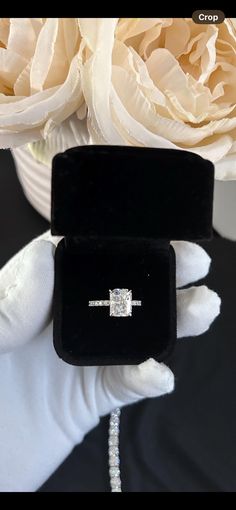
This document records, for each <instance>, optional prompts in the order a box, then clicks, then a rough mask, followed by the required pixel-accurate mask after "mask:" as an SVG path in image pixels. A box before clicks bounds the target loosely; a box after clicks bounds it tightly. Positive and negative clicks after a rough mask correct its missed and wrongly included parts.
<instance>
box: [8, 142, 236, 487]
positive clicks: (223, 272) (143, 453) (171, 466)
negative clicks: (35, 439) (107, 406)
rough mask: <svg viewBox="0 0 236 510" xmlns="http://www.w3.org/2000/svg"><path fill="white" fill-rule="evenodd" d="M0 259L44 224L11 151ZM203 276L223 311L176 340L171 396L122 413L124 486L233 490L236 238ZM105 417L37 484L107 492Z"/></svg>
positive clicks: (223, 245)
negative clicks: (206, 326)
mask: <svg viewBox="0 0 236 510" xmlns="http://www.w3.org/2000/svg"><path fill="white" fill-rule="evenodd" d="M0 166H1V168H0V235H1V249H0V266H3V264H4V263H5V262H6V261H7V260H8V259H9V258H10V257H11V256H12V255H13V254H14V253H16V252H17V251H18V250H19V249H20V248H21V247H22V246H24V245H25V244H26V243H27V242H29V241H30V240H31V239H32V238H33V237H35V236H37V235H39V234H40V233H42V232H44V231H45V230H47V228H48V223H47V222H46V221H45V220H43V218H41V217H40V216H39V215H38V214H37V213H36V212H35V211H34V209H33V208H32V207H31V206H30V204H29V203H28V202H27V200H26V199H25V197H24V195H23V192H22V190H21V187H20V184H19V183H18V180H17V177H16V173H15V170H14V164H13V161H12V158H11V155H10V153H9V151H1V152H0ZM203 246H204V247H205V249H206V250H207V252H208V253H209V254H210V255H211V256H212V259H213V260H212V267H211V271H210V274H209V276H208V277H207V278H206V279H205V280H204V283H206V284H207V285H208V286H209V287H211V288H213V289H214V290H216V291H217V292H218V293H219V295H220V296H221V298H222V301H223V302H222V312H221V316H220V317H219V318H218V319H217V320H216V321H215V323H214V324H213V326H212V327H211V328H210V331H208V332H207V333H206V334H204V335H202V336H201V337H199V338H193V339H183V340H179V341H178V344H177V348H176V349H175V352H174V354H173V355H172V357H171V360H170V363H169V365H170V366H171V368H172V369H173V370H174V373H175V376H176V389H175V392H174V393H173V394H172V395H169V396H165V397H162V398H159V399H153V400H152V399H150V400H145V401H143V402H141V403H139V404H136V405H133V406H130V407H127V408H126V409H124V410H123V411H122V414H121V472H122V481H123V490H125V491H129V492H132V491H137V492H159V491H180V492H188V491H198V492H212V491H233V492H234V491H235V490H236V480H235V473H236V402H235V388H236V370H235V365H236V325H235V316H236V300H235V288H236V243H233V242H230V241H228V240H225V239H222V238H220V237H217V236H215V238H214V240H213V241H211V242H206V243H204V244H203ZM107 425H108V418H103V419H102V420H101V422H100V424H99V426H98V427H96V429H94V430H93V431H91V432H90V433H89V434H88V435H87V436H86V438H85V440H84V442H83V443H82V444H81V445H79V446H77V447H76V448H75V449H74V451H73V452H72V454H71V455H70V456H69V457H68V459H67V460H66V461H65V462H64V463H63V464H62V465H61V466H60V467H59V469H58V470H57V471H56V472H55V473H54V474H53V475H52V476H51V477H50V479H49V480H48V481H47V482H46V483H45V484H44V486H43V487H42V488H41V489H40V491H41V492H53V491H55V492H68V491H69V492H73V491H75V492H105V491H109V480H108V469H107V455H106V453H107Z"/></svg>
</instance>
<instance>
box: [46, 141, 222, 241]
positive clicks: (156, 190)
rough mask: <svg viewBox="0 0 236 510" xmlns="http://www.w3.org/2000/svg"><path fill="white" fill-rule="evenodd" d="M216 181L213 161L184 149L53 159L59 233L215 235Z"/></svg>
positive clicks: (79, 153) (85, 152) (69, 154)
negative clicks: (213, 223)
mask: <svg viewBox="0 0 236 510" xmlns="http://www.w3.org/2000/svg"><path fill="white" fill-rule="evenodd" d="M213 176H214V167H213V165H212V163H211V162H210V161H207V160H205V159H203V158H201V157H200V156H198V155H196V154H193V153H191V152H186V151H181V150H170V149H150V148H141V147H120V146H115V147H114V146H87V147H76V148H73V149H69V150H67V151H66V152H64V153H61V154H58V155H57V156H55V157H54V159H53V166H52V224H51V229H52V233H53V234H55V235H65V236H73V237H74V236H86V237H89V236H96V237H129V238H154V239H160V238H162V239H172V240H173V239H188V240H190V239H202V238H209V237H210V236H211V229H212V196H213Z"/></svg>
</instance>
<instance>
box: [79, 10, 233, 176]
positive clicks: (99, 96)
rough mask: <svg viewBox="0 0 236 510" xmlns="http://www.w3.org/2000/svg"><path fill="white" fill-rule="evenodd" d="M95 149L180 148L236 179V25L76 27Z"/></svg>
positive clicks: (140, 21)
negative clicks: (82, 50) (84, 55)
mask: <svg viewBox="0 0 236 510" xmlns="http://www.w3.org/2000/svg"><path fill="white" fill-rule="evenodd" d="M79 25H80V31H81V34H82V37H83V39H84V41H85V42H86V45H87V49H88V52H90V54H91V56H89V57H88V55H87V58H86V61H84V63H83V71H82V83H83V93H84V96H85V99H86V102H87V106H88V127H89V132H90V135H91V137H92V141H93V143H99V144H121V145H122V144H131V145H138V146H148V147H166V148H182V149H185V150H190V151H192V152H195V153H197V154H200V155H201V156H203V157H205V158H208V159H210V160H211V161H213V162H214V163H215V165H216V177H217V178H219V179H234V178H236V115H235V104H236V30H235V20H234V19H226V20H225V21H224V22H223V23H222V24H219V25H198V24H195V23H194V22H193V21H192V20H191V19H184V18H173V19H171V18H129V19H128V18H127V19H125V18H120V19H118V18H108V19H105V18H94V19H93V20H92V21H91V19H86V18H83V19H79Z"/></svg>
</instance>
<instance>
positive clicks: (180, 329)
mask: <svg viewBox="0 0 236 510" xmlns="http://www.w3.org/2000/svg"><path fill="white" fill-rule="evenodd" d="M220 304H221V299H220V298H219V296H218V294H217V293H216V292H214V291H213V290H210V289H208V287H206V285H201V286H199V287H190V288H189V289H182V290H177V336H178V338H182V337H185V336H197V335H201V334H202V333H204V332H205V331H207V330H208V329H209V327H210V325H211V323H212V322H213V321H214V319H215V318H216V317H217V315H219V313H220Z"/></svg>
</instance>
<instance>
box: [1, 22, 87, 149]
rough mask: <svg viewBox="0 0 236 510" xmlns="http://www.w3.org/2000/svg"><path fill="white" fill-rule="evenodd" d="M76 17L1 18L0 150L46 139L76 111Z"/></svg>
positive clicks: (78, 63) (79, 100)
mask: <svg viewBox="0 0 236 510" xmlns="http://www.w3.org/2000/svg"><path fill="white" fill-rule="evenodd" d="M80 47H81V35H80V31H79V26H78V19H77V18H0V147H1V148H5V147H16V146H18V145H23V144H24V143H26V142H32V141H34V140H39V139H42V138H47V136H48V134H49V133H50V131H51V130H52V129H53V128H54V127H55V126H58V125H60V124H61V123H62V122H63V121H64V120H65V119H67V118H68V117H69V116H70V115H71V114H73V113H74V112H75V111H76V110H77V109H78V108H79V107H81V105H82V103H83V101H84V99H83V94H82V88H81V71H80V69H81V54H80Z"/></svg>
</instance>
